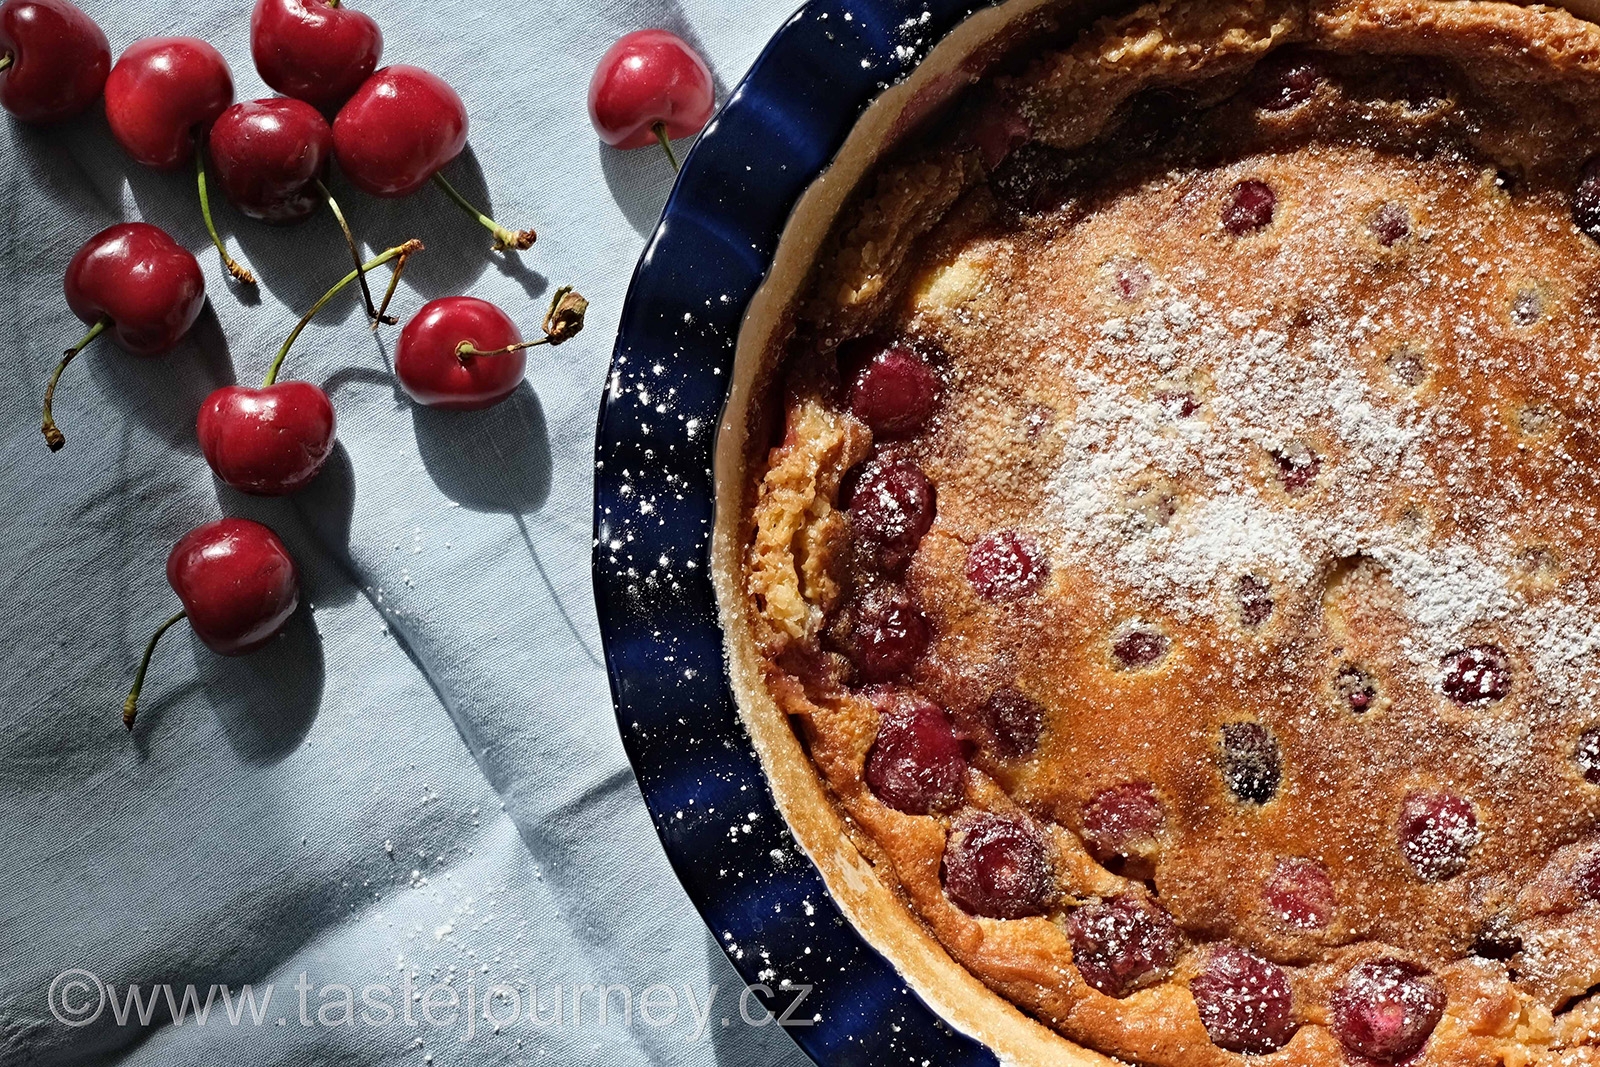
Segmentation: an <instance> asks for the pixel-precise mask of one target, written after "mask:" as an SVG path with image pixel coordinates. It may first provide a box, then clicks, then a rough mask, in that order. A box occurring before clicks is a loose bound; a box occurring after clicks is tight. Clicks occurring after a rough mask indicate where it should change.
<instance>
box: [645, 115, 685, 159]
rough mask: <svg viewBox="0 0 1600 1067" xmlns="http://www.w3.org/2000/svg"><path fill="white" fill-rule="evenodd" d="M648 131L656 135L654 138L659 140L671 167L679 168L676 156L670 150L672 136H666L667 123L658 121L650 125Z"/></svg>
mask: <svg viewBox="0 0 1600 1067" xmlns="http://www.w3.org/2000/svg"><path fill="white" fill-rule="evenodd" d="M650 131H651V132H652V133H654V134H655V135H656V140H658V141H660V142H661V150H662V151H663V152H665V153H666V154H667V162H668V163H671V164H672V169H673V170H675V171H676V170H679V169H680V168H679V167H678V157H677V156H676V155H674V154H673V152H672V138H670V137H668V136H667V124H666V123H665V122H658V123H656V124H655V125H654V126H652V127H650Z"/></svg>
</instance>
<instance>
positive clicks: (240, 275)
mask: <svg viewBox="0 0 1600 1067" xmlns="http://www.w3.org/2000/svg"><path fill="white" fill-rule="evenodd" d="M194 169H195V178H196V182H197V184H198V185H199V187H200V214H201V216H202V217H203V218H204V219H205V220H206V232H207V233H209V234H210V235H211V243H212V244H214V245H216V246H217V254H218V255H220V256H221V257H222V265H223V266H224V267H227V268H228V273H229V274H231V275H233V278H234V280H235V281H237V282H238V283H239V284H240V285H254V284H256V276H255V275H254V274H251V273H250V272H249V271H248V270H246V269H245V268H244V267H243V266H242V265H240V263H239V261H238V260H236V259H234V258H233V257H232V256H230V255H229V254H228V249H227V246H226V245H224V244H223V243H222V235H221V234H219V233H217V224H216V223H215V222H213V221H212V219H211V192H210V190H209V189H208V188H207V187H206V154H205V153H204V152H202V151H200V150H199V149H195V153H194Z"/></svg>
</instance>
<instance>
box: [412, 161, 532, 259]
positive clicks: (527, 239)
mask: <svg viewBox="0 0 1600 1067" xmlns="http://www.w3.org/2000/svg"><path fill="white" fill-rule="evenodd" d="M433 183H434V184H435V185H437V186H438V187H439V188H440V189H443V190H444V195H446V196H448V197H449V198H450V199H451V200H454V201H455V203H456V206H457V207H459V208H460V209H461V210H462V211H465V212H466V213H467V214H468V215H471V216H472V217H473V218H475V219H477V220H478V223H479V224H480V225H481V226H483V227H484V229H486V230H488V231H489V232H490V233H492V234H494V250H495V251H496V252H507V251H510V250H512V249H515V250H516V251H518V252H522V251H525V250H527V249H529V248H532V247H533V242H534V241H535V240H536V239H537V238H538V236H539V235H538V234H536V233H534V232H533V231H532V230H523V231H521V232H520V233H513V232H512V231H510V230H508V229H506V228H505V227H504V226H502V225H500V224H499V223H498V222H496V221H494V219H491V218H490V217H489V216H488V215H485V214H484V213H483V212H481V211H479V210H478V209H477V208H476V207H473V206H472V201H470V200H468V199H467V198H466V197H464V196H462V195H461V194H460V193H458V192H456V189H455V186H453V185H451V184H450V183H449V182H448V181H446V180H445V177H444V175H443V174H435V175H434V176H433Z"/></svg>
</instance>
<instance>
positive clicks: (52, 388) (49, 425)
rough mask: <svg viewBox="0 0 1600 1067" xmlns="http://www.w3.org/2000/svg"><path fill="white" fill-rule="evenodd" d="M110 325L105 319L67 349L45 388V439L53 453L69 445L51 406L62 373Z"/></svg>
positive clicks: (107, 319)
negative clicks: (57, 423)
mask: <svg viewBox="0 0 1600 1067" xmlns="http://www.w3.org/2000/svg"><path fill="white" fill-rule="evenodd" d="M110 325H111V320H110V319H109V318H104V319H101V320H100V321H99V322H97V323H95V324H94V325H93V326H91V327H90V328H89V332H88V333H86V334H84V335H83V340H81V341H79V342H78V343H77V344H75V345H73V346H72V347H71V348H69V349H67V354H66V355H64V356H62V357H61V362H60V363H57V364H56V372H55V373H54V374H52V375H50V384H49V385H47V386H45V388H44V423H43V429H44V439H45V443H46V444H48V445H49V446H50V451H52V452H59V451H61V446H62V445H65V444H66V443H67V437H66V435H65V434H63V433H62V432H61V431H60V430H59V429H57V428H56V417H55V413H54V412H53V411H52V410H51V405H53V404H54V403H55V399H56V385H57V384H58V383H59V382H60V381H61V372H62V371H64V370H66V369H67V364H68V363H71V362H72V361H73V360H74V359H76V358H77V356H78V353H79V352H82V351H83V350H84V349H85V348H88V347H89V346H90V345H91V344H93V343H94V339H95V338H96V337H99V336H100V335H101V334H103V333H105V332H106V328H107V327H109V326H110Z"/></svg>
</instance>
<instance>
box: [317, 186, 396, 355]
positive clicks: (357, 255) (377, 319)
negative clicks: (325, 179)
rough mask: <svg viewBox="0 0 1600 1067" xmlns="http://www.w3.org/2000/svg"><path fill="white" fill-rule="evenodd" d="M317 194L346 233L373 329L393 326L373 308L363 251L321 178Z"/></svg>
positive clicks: (346, 245)
mask: <svg viewBox="0 0 1600 1067" xmlns="http://www.w3.org/2000/svg"><path fill="white" fill-rule="evenodd" d="M317 192H319V193H321V194H322V198H323V199H324V200H326V201H327V202H328V210H329V211H332V212H333V217H334V218H335V219H337V220H338V222H339V229H340V230H341V231H342V232H343V233H344V243H345V247H347V248H349V249H350V259H351V260H352V261H353V262H354V263H355V265H356V276H357V278H358V280H359V281H360V282H361V299H363V300H365V301H366V302H367V318H369V319H371V320H372V328H373V329H374V330H376V329H377V328H378V327H379V326H393V325H394V324H395V320H394V319H391V318H385V317H384V316H381V315H379V314H378V309H377V308H375V307H373V306H372V290H371V289H370V288H369V287H368V286H367V271H366V268H365V267H363V266H362V265H361V249H360V247H358V246H357V245H356V235H355V234H354V233H352V232H351V230H350V223H349V222H348V221H346V219H345V217H344V210H343V209H342V208H340V207H339V201H337V200H335V199H334V198H333V193H331V192H329V191H328V187H327V186H326V185H324V184H323V183H322V179H320V178H319V179H317Z"/></svg>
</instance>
